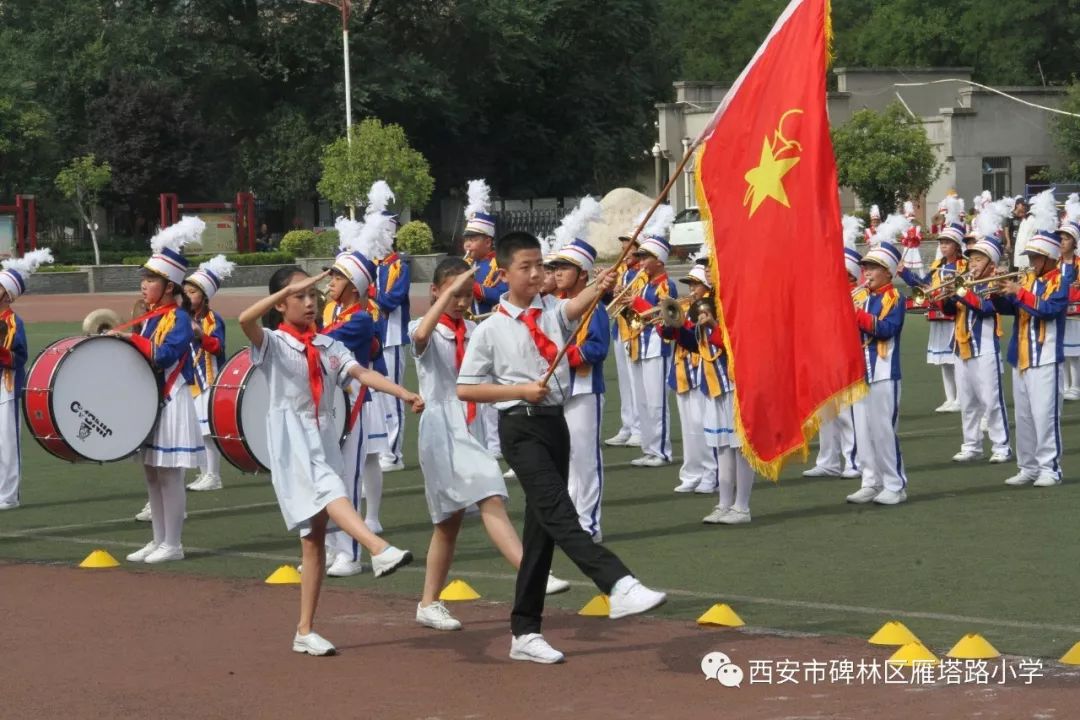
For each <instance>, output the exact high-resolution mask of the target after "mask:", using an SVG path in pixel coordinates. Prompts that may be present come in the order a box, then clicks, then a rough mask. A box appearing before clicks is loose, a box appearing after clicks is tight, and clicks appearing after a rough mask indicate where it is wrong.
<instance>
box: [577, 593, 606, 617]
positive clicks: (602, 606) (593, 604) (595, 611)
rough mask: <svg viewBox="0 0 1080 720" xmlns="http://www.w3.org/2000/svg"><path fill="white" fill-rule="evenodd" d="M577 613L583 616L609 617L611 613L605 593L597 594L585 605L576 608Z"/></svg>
mask: <svg viewBox="0 0 1080 720" xmlns="http://www.w3.org/2000/svg"><path fill="white" fill-rule="evenodd" d="M578 615H584V616H585V617H609V616H610V615H611V602H610V601H609V600H608V596H607V595H597V596H596V597H594V598H593V599H592V600H590V601H589V602H587V603H585V607H583V608H581V609H580V610H578Z"/></svg>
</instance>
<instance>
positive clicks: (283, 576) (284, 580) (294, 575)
mask: <svg viewBox="0 0 1080 720" xmlns="http://www.w3.org/2000/svg"><path fill="white" fill-rule="evenodd" d="M266 584H267V585H299V584H300V573H298V572H297V571H296V568H294V567H293V566H292V565H282V566H281V567H279V568H278V569H277V570H275V571H274V572H272V573H270V577H268V578H266Z"/></svg>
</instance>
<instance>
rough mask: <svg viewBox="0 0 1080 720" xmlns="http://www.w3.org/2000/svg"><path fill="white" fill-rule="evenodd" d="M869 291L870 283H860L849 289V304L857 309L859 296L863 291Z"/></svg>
mask: <svg viewBox="0 0 1080 720" xmlns="http://www.w3.org/2000/svg"><path fill="white" fill-rule="evenodd" d="M869 289H870V283H868V282H861V283H859V284H858V285H856V286H855V287H853V288H851V302H852V303H853V304H854V305H856V307H857V306H858V304H859V294H860V293H862V291H863V290H869Z"/></svg>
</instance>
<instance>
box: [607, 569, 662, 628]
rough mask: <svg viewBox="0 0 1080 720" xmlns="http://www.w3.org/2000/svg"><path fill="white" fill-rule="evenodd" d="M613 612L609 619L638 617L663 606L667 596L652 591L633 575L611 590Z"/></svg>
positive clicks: (620, 580)
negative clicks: (628, 616)
mask: <svg viewBox="0 0 1080 720" xmlns="http://www.w3.org/2000/svg"><path fill="white" fill-rule="evenodd" d="M608 600H609V602H610V603H611V610H610V612H609V613H608V617H609V618H611V619H612V620H617V619H619V618H622V617H626V616H627V615H637V614H639V613H643V612H648V611H649V610H652V609H653V608H655V607H659V606H660V605H663V604H664V602H665V601H666V600H667V595H665V594H664V593H662V592H657V591H656V590H650V589H649V588H647V587H645V586H644V585H642V584H641V581H640V580H638V579H637V578H636V577H634V576H633V575H627V576H625V577H623V578H620V579H619V580H618V582H616V583H615V586H614V587H613V588H611V597H610V598H608Z"/></svg>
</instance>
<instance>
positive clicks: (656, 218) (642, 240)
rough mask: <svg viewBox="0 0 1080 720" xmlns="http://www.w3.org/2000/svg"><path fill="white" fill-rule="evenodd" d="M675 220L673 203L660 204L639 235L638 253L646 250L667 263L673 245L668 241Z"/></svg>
mask: <svg viewBox="0 0 1080 720" xmlns="http://www.w3.org/2000/svg"><path fill="white" fill-rule="evenodd" d="M674 222H675V208H674V207H672V206H671V205H660V206H659V207H658V208H656V211H655V212H653V214H652V217H651V218H649V223H648V224H647V225H646V226H645V229H644V230H643V231H642V233H641V235H640V236H638V248H637V250H636V251H635V252H636V253H640V252H646V253H648V254H649V255H652V256H653V257H655V258H657V259H658V260H659V261H660V262H664V263H666V262H667V261H668V256H669V255H671V245H670V244H669V243H668V239H667V238H668V233H670V232H671V226H672V224H673V223H674Z"/></svg>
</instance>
